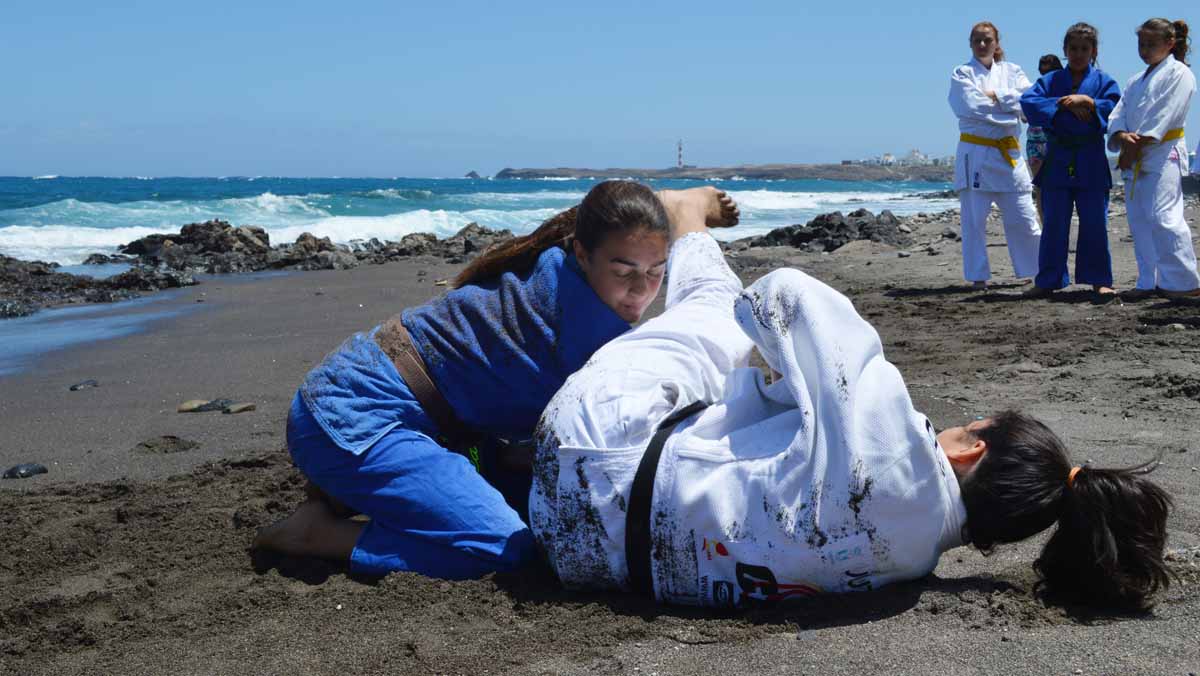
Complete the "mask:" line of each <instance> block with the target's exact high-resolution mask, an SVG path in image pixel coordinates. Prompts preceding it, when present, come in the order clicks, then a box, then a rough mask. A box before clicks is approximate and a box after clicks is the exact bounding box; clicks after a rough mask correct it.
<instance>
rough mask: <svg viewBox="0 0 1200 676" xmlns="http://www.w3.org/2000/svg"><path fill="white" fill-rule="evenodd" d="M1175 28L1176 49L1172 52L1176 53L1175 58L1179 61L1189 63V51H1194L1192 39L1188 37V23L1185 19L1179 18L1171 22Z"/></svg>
mask: <svg viewBox="0 0 1200 676" xmlns="http://www.w3.org/2000/svg"><path fill="white" fill-rule="evenodd" d="M1171 25H1172V26H1173V27H1174V28H1175V49H1173V50H1171V53H1172V54H1174V55H1175V60H1176V61H1178V62H1179V63H1184V64H1186V63H1187V55H1188V52H1190V51H1192V39H1191V38H1190V37H1188V25H1187V22H1186V21H1184V20H1183V19H1178V20H1176V21H1174V22H1172V24H1171Z"/></svg>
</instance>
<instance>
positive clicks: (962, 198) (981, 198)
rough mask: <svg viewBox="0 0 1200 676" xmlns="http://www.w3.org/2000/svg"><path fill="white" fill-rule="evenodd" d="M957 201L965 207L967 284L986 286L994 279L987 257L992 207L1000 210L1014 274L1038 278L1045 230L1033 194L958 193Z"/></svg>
mask: <svg viewBox="0 0 1200 676" xmlns="http://www.w3.org/2000/svg"><path fill="white" fill-rule="evenodd" d="M958 200H959V204H960V205H961V207H962V253H963V278H965V279H966V280H967V281H968V282H986V281H988V280H989V279H991V278H992V269H991V266H990V265H989V263H988V254H987V218H988V213H989V212H990V211H991V209H992V204H993V203H995V204H996V205H997V206H999V207H1000V215H1001V217H1002V218H1003V220H1004V237H1005V239H1006V240H1008V255H1009V257H1010V258H1011V259H1012V265H1013V274H1014V275H1015V276H1016V277H1020V278H1023V277H1033V276H1035V275H1037V272H1038V247H1039V246H1040V245H1041V241H1042V226H1041V225H1040V224H1039V223H1038V217H1037V208H1036V207H1035V206H1034V204H1033V195H1032V194H1031V193H1027V192H993V191H990V190H976V189H972V188H967V189H965V190H962V191H960V192H959V193H958Z"/></svg>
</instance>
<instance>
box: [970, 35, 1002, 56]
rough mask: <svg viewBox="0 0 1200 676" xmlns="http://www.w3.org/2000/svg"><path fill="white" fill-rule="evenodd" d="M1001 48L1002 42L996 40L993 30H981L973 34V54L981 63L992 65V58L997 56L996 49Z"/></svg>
mask: <svg viewBox="0 0 1200 676" xmlns="http://www.w3.org/2000/svg"><path fill="white" fill-rule="evenodd" d="M999 46H1000V41H999V40H997V39H996V32H995V31H993V30H992V29H990V28H980V29H979V30H976V31H972V32H971V53H972V54H974V55H975V58H976V59H979V62H980V63H983V64H989V63H991V62H992V58H993V57H995V56H996V47H999Z"/></svg>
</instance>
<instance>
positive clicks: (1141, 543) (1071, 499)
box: [1033, 460, 1171, 610]
mask: <svg viewBox="0 0 1200 676" xmlns="http://www.w3.org/2000/svg"><path fill="white" fill-rule="evenodd" d="M1158 462H1159V461H1158V460H1152V461H1150V462H1148V463H1146V464H1144V465H1139V466H1137V467H1130V468H1126V469H1093V468H1091V467H1084V468H1082V469H1081V470H1080V471H1079V473H1078V474H1077V475H1076V477H1075V480H1074V481H1073V482H1071V485H1070V487H1068V488H1067V489H1066V491H1065V495H1064V498H1063V508H1062V515H1061V516H1060V517H1059V519H1058V528H1057V529H1055V531H1054V535H1052V536H1050V540H1049V541H1048V542H1047V543H1046V546H1045V547H1043V548H1042V554H1041V556H1039V557H1038V559H1037V561H1035V562H1034V564H1033V568H1034V570H1036V571H1037V572H1038V574H1039V575H1040V576H1041V577H1042V582H1043V584H1044V586H1045V588H1046V590H1047V591H1048V592H1049V593H1050V596H1052V597H1059V598H1061V599H1063V600H1066V601H1070V602H1073V603H1093V604H1099V605H1104V606H1108V607H1112V608H1120V609H1124V610H1143V609H1145V608H1147V607H1149V606H1150V605H1152V603H1151V601H1150V599H1151V598H1152V597H1153V596H1154V594H1155V593H1156V592H1157V591H1158V590H1159V588H1162V589H1166V588H1167V587H1169V586H1170V584H1171V577H1170V573H1169V572H1168V571H1167V567H1166V564H1165V563H1163V559H1162V554H1163V548H1164V547H1165V546H1166V542H1167V512H1168V511H1169V510H1170V508H1171V497H1170V496H1169V495H1167V492H1166V491H1164V490H1163V489H1162V488H1160V487H1159V486H1158V485H1157V484H1154V483H1152V482H1151V481H1149V480H1148V479H1146V478H1144V475H1145V474H1147V473H1148V472H1149V471H1150V470H1152V469H1154V468H1155V467H1157V466H1158Z"/></svg>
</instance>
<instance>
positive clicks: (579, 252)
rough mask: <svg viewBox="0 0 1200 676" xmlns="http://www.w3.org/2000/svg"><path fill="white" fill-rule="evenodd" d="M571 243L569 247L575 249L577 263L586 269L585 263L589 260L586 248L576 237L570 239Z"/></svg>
mask: <svg viewBox="0 0 1200 676" xmlns="http://www.w3.org/2000/svg"><path fill="white" fill-rule="evenodd" d="M571 245H572V247H571V248H572V249H574V251H575V261H576V262H577V263H579V267H581V268H583V269H584V270H587V264H588V263H589V262H590V261H589V257H588V252H587V249H584V248H583V245H582V244H580V243H579V240H578V239H574V240H571Z"/></svg>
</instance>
